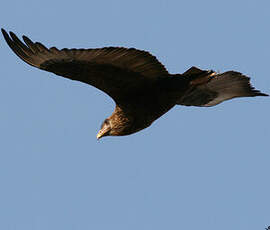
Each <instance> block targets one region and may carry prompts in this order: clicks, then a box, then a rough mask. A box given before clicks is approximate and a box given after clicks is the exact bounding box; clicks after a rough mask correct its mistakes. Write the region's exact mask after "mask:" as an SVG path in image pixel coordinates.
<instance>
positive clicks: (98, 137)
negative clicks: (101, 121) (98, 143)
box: [97, 130, 102, 140]
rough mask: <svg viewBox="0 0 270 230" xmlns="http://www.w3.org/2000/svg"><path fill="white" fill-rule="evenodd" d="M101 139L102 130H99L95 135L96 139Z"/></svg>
mask: <svg viewBox="0 0 270 230" xmlns="http://www.w3.org/2000/svg"><path fill="white" fill-rule="evenodd" d="M101 137H102V130H99V132H98V134H97V139H98V140H99V139H100V138H101Z"/></svg>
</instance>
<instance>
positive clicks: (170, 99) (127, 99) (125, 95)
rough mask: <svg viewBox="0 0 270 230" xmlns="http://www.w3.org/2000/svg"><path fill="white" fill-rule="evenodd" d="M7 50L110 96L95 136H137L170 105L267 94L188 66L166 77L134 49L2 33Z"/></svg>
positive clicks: (233, 77)
mask: <svg viewBox="0 0 270 230" xmlns="http://www.w3.org/2000/svg"><path fill="white" fill-rule="evenodd" d="M2 33H3V35H4V38H5V40H6V41H7V43H8V45H9V46H10V48H11V49H12V50H13V51H14V52H15V54H17V56H19V57H20V58H21V59H22V60H24V61H25V62H27V63H28V64H30V65H32V66H34V67H37V68H40V69H42V70H46V71H49V72H52V73H55V74H57V75H60V76H63V77H66V78H69V79H72V80H78V81H81V82H84V83H87V84H90V85H92V86H94V87H96V88H98V89H100V90H102V91H104V92H105V93H107V94H108V95H109V96H111V97H112V98H113V99H114V101H115V103H116V107H115V110H114V112H113V113H112V115H111V116H110V117H108V118H107V119H106V120H105V121H104V123H103V124H102V127H101V130H100V131H99V133H98V135H97V137H98V138H100V137H103V136H122V135H129V134H132V133H135V132H138V131H140V130H142V129H144V128H146V127H148V126H150V125H151V124H152V123H153V121H155V120H156V119H158V118H159V117H160V116H162V115H163V114H164V113H166V112H167V111H169V110H170V109H171V108H173V107H174V106H175V105H186V106H214V105H216V104H219V103H221V102H223V101H225V100H229V99H231V98H235V97H253V96H267V95H266V94H263V93H261V92H260V91H258V90H255V89H254V88H253V87H252V86H251V85H250V83H249V78H248V77H246V76H244V75H242V74H241V73H238V72H235V71H228V72H225V73H221V74H217V73H215V72H214V71H207V70H200V69H198V68H196V67H191V68H190V69H189V70H188V71H186V72H185V73H183V74H175V75H172V74H169V73H168V72H167V70H166V69H165V67H164V66H163V65H162V64H161V63H160V62H159V61H158V60H157V59H156V58H155V57H154V56H152V55H151V54H149V53H148V52H146V51H140V50H136V49H134V48H130V49H127V48H121V47H120V48H119V47H105V48H100V49H62V50H58V49H57V48H55V47H52V48H50V49H48V48H46V47H45V46H44V45H42V44H41V43H38V42H36V43H33V42H32V41H31V40H30V39H29V38H27V37H25V36H23V40H24V42H25V43H23V42H21V41H20V40H19V39H18V38H17V36H16V35H15V34H14V33H12V32H10V35H8V33H7V32H6V31H5V30H3V29H2Z"/></svg>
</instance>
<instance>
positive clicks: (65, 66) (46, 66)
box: [2, 29, 168, 103]
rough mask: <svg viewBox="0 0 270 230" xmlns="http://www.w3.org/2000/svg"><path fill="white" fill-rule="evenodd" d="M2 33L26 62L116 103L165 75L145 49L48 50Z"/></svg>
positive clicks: (39, 44)
mask: <svg viewBox="0 0 270 230" xmlns="http://www.w3.org/2000/svg"><path fill="white" fill-rule="evenodd" d="M2 33H3V35H4V38H5V40H6V42H7V43H8V45H9V47H10V48H11V49H12V50H13V51H14V53H15V54H16V55H17V56H19V57H20V58H21V59H22V60H23V61H25V62H26V63H28V64H29V65H32V66H34V67H37V68H40V69H42V70H46V71H49V72H53V73H55V74H57V75H60V76H63V77H66V78H69V79H72V80H78V81H81V82H84V83H87V84H90V85H92V86H94V87H96V88H98V89H100V90H102V91H104V92H105V93H107V94H108V95H110V96H111V97H112V98H113V99H114V100H115V101H116V102H119V101H121V103H128V98H127V97H126V95H127V94H128V93H129V92H131V91H134V92H135V91H136V89H138V88H141V87H144V85H147V84H149V83H151V81H152V80H154V79H155V78H157V77H159V76H163V75H168V72H167V70H166V69H165V67H164V66H163V65H162V64H161V63H160V62H159V61H158V60H157V59H156V58H155V57H154V56H152V55H151V54H150V53H148V52H146V51H140V50H136V49H133V48H130V49H127V48H119V47H107V48H100V49H62V50H58V49H57V48H55V47H52V48H49V49H48V48H47V47H45V46H44V45H42V44H41V43H39V42H35V43H34V42H32V41H31V40H30V39H29V38H27V37H26V36H23V40H24V42H25V43H23V42H22V41H21V40H19V38H18V37H17V36H16V35H15V34H14V33H12V32H10V34H8V33H7V32H6V31H5V30H3V29H2Z"/></svg>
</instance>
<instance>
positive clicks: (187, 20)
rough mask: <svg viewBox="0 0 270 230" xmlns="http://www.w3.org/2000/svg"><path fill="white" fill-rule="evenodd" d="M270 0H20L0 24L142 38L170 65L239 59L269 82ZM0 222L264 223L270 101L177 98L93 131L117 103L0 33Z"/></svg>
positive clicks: (235, 66)
mask: <svg viewBox="0 0 270 230" xmlns="http://www.w3.org/2000/svg"><path fill="white" fill-rule="evenodd" d="M269 11H270V1H269V0H265V1H263V0H261V1H253V0H252V1H249V0H239V1H235V0H226V1H217V0H215V1H214V0H213V1H212V0H204V1H194V0H193V1H192V0H183V1H161V0H149V1H138V0H137V1H127V0H125V1H122V0H114V1H104V0H92V1H81V0H78V1H55V0H47V1H38V0H33V1H26V0H25V1H21V0H10V1H3V2H2V3H1V13H0V22H1V26H2V27H4V28H5V29H7V30H12V31H14V32H15V33H17V34H18V35H19V36H20V37H21V35H22V34H25V35H27V36H29V37H30V38H31V39H32V40H34V41H40V42H42V43H43V44H44V45H46V46H49V47H50V46H56V47H58V48H64V47H69V48H72V47H75V48H82V47H84V48H90V47H104V46H125V47H136V48H139V49H143V50H148V51H150V52H151V53H152V54H153V55H155V56H156V57H157V58H158V59H159V60H160V61H161V62H162V63H163V64H164V65H165V66H166V67H167V69H168V71H169V72H170V73H182V72H184V71H185V70H187V69H188V68H190V67H191V66H193V65H195V66H198V67H200V68H202V69H214V70H216V71H221V72H223V71H226V70H236V71H240V72H242V73H244V74H246V75H248V76H250V77H251V78H252V83H253V85H254V86H256V88H257V89H260V90H261V91H262V92H265V93H270V76H269V75H270V73H269V65H270V64H269V62H270V45H269V41H270V29H269V21H270V15H269ZM0 50H1V51H0V60H1V68H0V105H1V110H0V140H1V144H0V229H3V230H4V229H5V230H17V229H18V230H32V229H33V230H36V229H38V230H47V229H50V230H59V229H65V230H75V229H95V230H107V229H111V230H114V229H115V230H127V229H129V230H138V229H140V230H149V229H155V230H159V229H160V230H161V229H172V230H173V229H185V230H193V229H207V230H228V229H230V230H240V229H241V230H254V229H256V230H263V229H264V228H266V227H267V226H268V225H270V195H269V194H270V183H269V175H270V167H269V165H270V150H269V142H270V124H269V118H270V117H269V113H270V107H269V106H270V99H269V98H266V97H257V98H242V99H234V100H232V101H228V102H225V103H222V104H221V105H218V106H216V107H212V108H196V107H183V106H177V107H175V108H174V109H172V110H171V111H170V112H168V113H167V114H165V115H164V116H163V117H161V118H160V119H159V120H158V121H156V122H155V123H154V124H153V125H152V126H151V127H150V128H147V129H145V130H143V131H141V132H139V133H136V134H134V135H131V136H126V137H108V138H104V139H102V140H100V141H97V140H96V134H97V132H98V130H99V128H100V125H101V122H102V121H103V120H104V119H105V118H106V117H107V116H109V115H110V114H111V112H112V111H113V109H114V103H113V101H112V99H111V98H109V97H108V96H107V95H105V94H104V93H102V92H101V91H99V90H97V89H95V88H93V87H91V86H87V85H85V84H82V83H79V82H75V81H70V80H67V79H64V78H61V77H58V76H56V75H53V74H51V73H47V72H44V71H41V70H38V69H35V68H32V67H30V66H28V65H27V64H25V63H24V62H22V61H21V60H20V59H19V58H17V57H16V56H15V55H14V54H13V53H12V51H11V50H10V48H9V47H8V46H7V44H6V43H5V41H4V39H3V37H2V36H1V38H0Z"/></svg>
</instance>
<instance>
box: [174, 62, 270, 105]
mask: <svg viewBox="0 0 270 230" xmlns="http://www.w3.org/2000/svg"><path fill="white" fill-rule="evenodd" d="M181 77H182V78H186V79H187V80H188V81H189V84H188V87H187V88H186V89H185V90H184V91H182V92H181V96H180V97H179V99H178V101H177V104H178V105H187V106H203V107H209V106H214V105H217V104H219V103H221V102H223V101H226V100H229V99H232V98H236V97H255V96H268V95H267V94H264V93H261V92H260V91H259V90H256V89H254V87H253V86H252V85H251V84H250V78H249V77H247V76H245V75H243V74H241V73H239V72H235V71H227V72H225V73H221V74H217V73H215V72H214V71H212V70H211V71H205V70H200V69H198V68H196V67H192V68H191V69H189V70H188V71H187V72H185V73H184V74H183V75H182V76H181ZM181 77H179V80H181Z"/></svg>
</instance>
